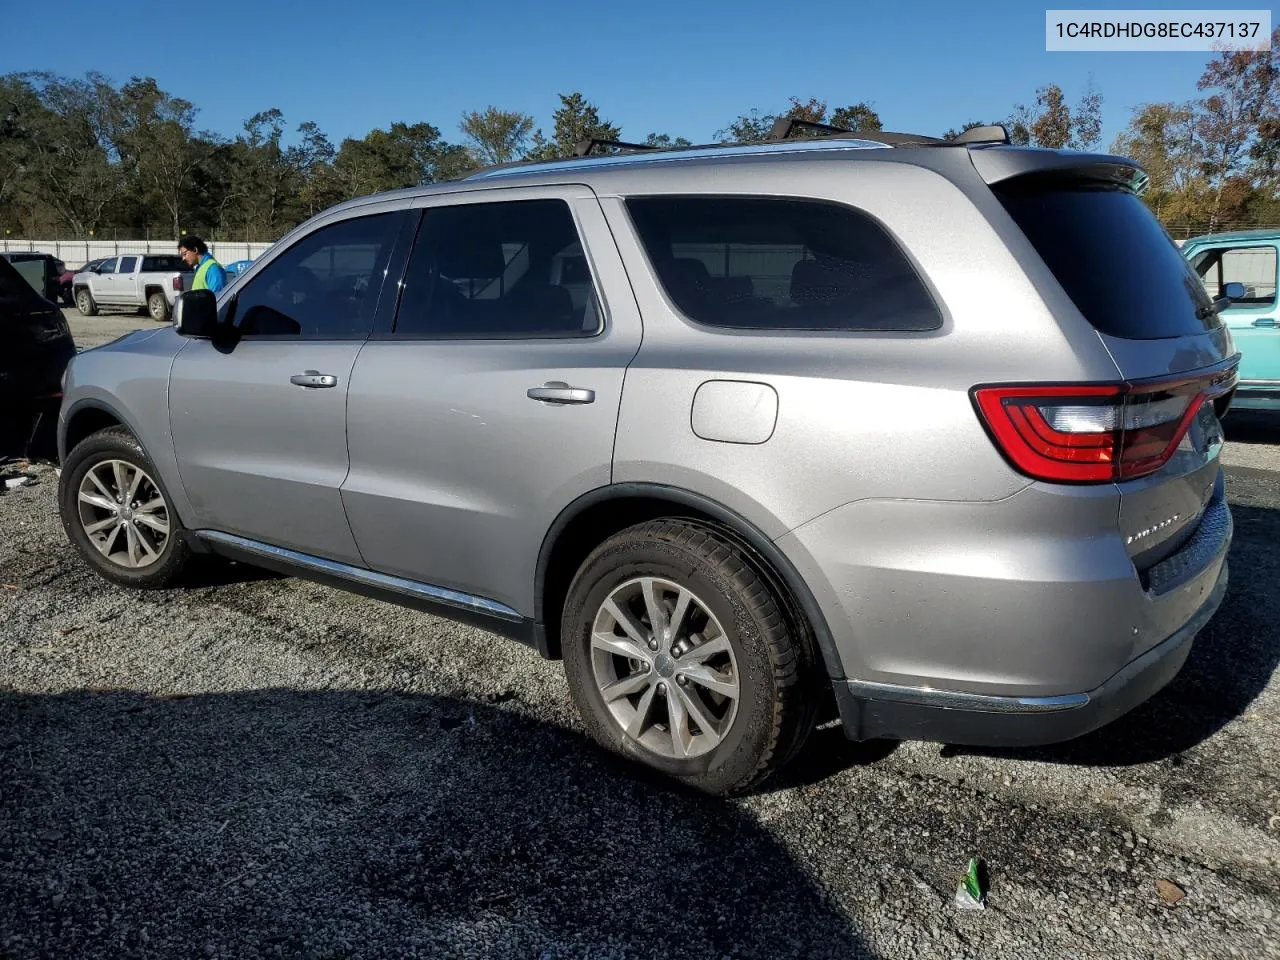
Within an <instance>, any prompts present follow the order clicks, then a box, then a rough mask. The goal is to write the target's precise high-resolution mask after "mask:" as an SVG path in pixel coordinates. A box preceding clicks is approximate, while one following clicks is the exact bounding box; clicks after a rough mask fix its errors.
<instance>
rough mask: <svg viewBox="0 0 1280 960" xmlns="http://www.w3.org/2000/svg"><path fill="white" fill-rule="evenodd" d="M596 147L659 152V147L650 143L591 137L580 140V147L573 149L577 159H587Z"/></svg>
mask: <svg viewBox="0 0 1280 960" xmlns="http://www.w3.org/2000/svg"><path fill="white" fill-rule="evenodd" d="M595 147H611V148H613V149H614V150H657V149H659V148H658V147H655V146H653V145H652V144H648V143H627V142H626V141H624V140H603V139H600V138H599V137H591V138H590V139H587V140H579V141H578V145H577V146H576V147H574V148H573V155H574V156H575V157H587V156H590V155H591V151H592V150H593V149H594V148H595Z"/></svg>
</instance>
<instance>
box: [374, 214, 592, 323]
mask: <svg viewBox="0 0 1280 960" xmlns="http://www.w3.org/2000/svg"><path fill="white" fill-rule="evenodd" d="M597 303H598V301H597V299H596V293H595V287H594V285H593V284H592V281H591V273H590V271H589V270H588V268H587V260H586V256H585V254H584V252H583V248H582V243H581V240H580V238H579V237H578V231H577V228H576V227H575V225H574V222H573V216H572V214H571V213H570V211H569V205H568V204H567V203H565V202H564V201H563V200H510V201H502V202H498V203H475V204H461V205H457V206H445V207H432V208H430V209H428V210H427V211H426V213H425V215H424V218H423V221H422V226H421V228H420V230H419V232H418V240H417V243H416V245H415V246H414V250H413V254H412V256H411V257H410V259H409V269H408V272H407V274H406V277H405V286H404V292H403V294H402V295H401V300H400V309H399V311H398V312H397V314H396V326H395V333H396V335H397V336H403V337H411V338H425V339H493V338H499V339H516V340H520V339H529V338H545V337H582V336H590V335H592V334H594V333H596V332H597V331H598V330H599V328H600V311H599V309H598V306H597Z"/></svg>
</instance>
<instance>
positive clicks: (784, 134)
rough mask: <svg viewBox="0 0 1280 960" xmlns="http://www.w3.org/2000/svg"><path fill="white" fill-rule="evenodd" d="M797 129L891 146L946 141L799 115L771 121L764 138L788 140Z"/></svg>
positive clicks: (944, 141)
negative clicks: (861, 127) (840, 125)
mask: <svg viewBox="0 0 1280 960" xmlns="http://www.w3.org/2000/svg"><path fill="white" fill-rule="evenodd" d="M797 130H815V131H818V132H820V133H821V134H822V135H824V136H825V137H831V138H833V139H838V138H841V137H844V138H849V139H853V140H871V141H873V142H875V143H887V144H889V145H890V146H893V147H907V146H920V145H925V144H931V143H946V142H947V141H946V140H941V139H939V138H938V137H927V136H925V135H923V134H918V133H891V132H889V131H887V130H848V129H846V128H844V127H833V126H831V124H829V123H819V122H818V121H816V120H802V119H800V118H799V117H779V118H778V119H777V120H775V121H773V127H772V128H771V129H770V130H769V132H768V134H766V136H765V139H766V140H789V139H790V138H791V136H792V135H793V134H794V133H795V132H796V131H797Z"/></svg>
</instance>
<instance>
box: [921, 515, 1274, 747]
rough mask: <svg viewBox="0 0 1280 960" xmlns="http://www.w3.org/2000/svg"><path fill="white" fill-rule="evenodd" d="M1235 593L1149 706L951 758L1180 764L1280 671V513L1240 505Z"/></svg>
mask: <svg viewBox="0 0 1280 960" xmlns="http://www.w3.org/2000/svg"><path fill="white" fill-rule="evenodd" d="M1231 513H1232V517H1233V519H1234V521H1235V536H1234V539H1233V541H1232V546H1231V553H1230V555H1229V561H1228V562H1229V563H1230V571H1231V573H1230V576H1231V581H1230V586H1229V587H1228V588H1227V595H1226V598H1225V599H1224V600H1223V603H1222V606H1221V607H1219V609H1218V613H1217V615H1216V616H1215V617H1214V618H1213V619H1212V620H1211V621H1209V624H1208V626H1207V627H1205V629H1204V630H1203V631H1202V632H1201V633H1200V635H1199V636H1198V637H1197V638H1196V641H1195V643H1194V644H1193V645H1192V648H1191V654H1190V656H1189V657H1188V658H1187V662H1186V663H1185V664H1184V665H1183V668H1182V670H1181V671H1180V672H1179V673H1178V675H1177V676H1176V677H1175V678H1174V679H1173V681H1172V682H1170V684H1169V685H1168V686H1167V687H1165V688H1164V689H1163V690H1162V691H1160V692H1159V693H1157V694H1156V695H1155V696H1154V697H1152V698H1151V699H1150V700H1148V701H1147V702H1146V703H1144V704H1142V705H1141V706H1139V707H1137V708H1136V709H1134V710H1133V711H1131V712H1129V713H1127V714H1125V715H1124V716H1122V717H1119V718H1118V719H1116V720H1115V721H1113V722H1112V723H1110V724H1108V725H1107V726H1105V727H1103V728H1101V729H1099V730H1096V731H1094V732H1093V733H1090V734H1087V735H1086V736H1083V737H1079V738H1077V739H1075V740H1070V741H1067V742H1066V743H1061V744H1054V745H1051V746H1045V747H1033V748H1021V749H998V750H997V749H986V748H977V747H959V746H948V747H946V748H945V750H944V752H945V753H946V754H947V755H951V756H954V755H958V754H968V755H982V756H1002V757H1014V758H1016V757H1021V758H1024V759H1033V760H1041V761H1046V762H1050V763H1064V764H1073V765H1080V766H1103V767H1105V766H1128V765H1132V764H1141V763H1151V762H1155V761H1160V760H1164V759H1168V758H1170V757H1176V756H1178V755H1179V754H1181V753H1183V752H1184V751H1186V750H1189V749H1191V748H1192V747H1195V746H1196V745H1198V744H1200V743H1202V742H1203V741H1205V740H1206V739H1208V738H1209V737H1211V736H1213V735H1214V734H1215V733H1217V732H1218V731H1219V730H1221V729H1222V728H1223V727H1224V726H1226V725H1227V724H1228V723H1229V722H1231V721H1232V720H1234V719H1235V718H1236V717H1239V716H1240V715H1242V714H1243V713H1244V712H1245V711H1246V710H1248V708H1249V706H1250V705H1251V704H1252V703H1253V702H1254V700H1255V699H1257V697H1258V695H1259V694H1260V693H1262V691H1263V690H1264V689H1265V688H1266V686H1267V684H1268V683H1269V682H1270V681H1271V677H1272V674H1274V673H1275V670H1276V667H1277V665H1280V592H1277V591H1276V590H1275V584H1276V583H1277V582H1280V553H1278V552H1277V551H1276V544H1277V543H1280V510H1275V509H1272V508H1269V507H1259V506H1251V505H1245V504H1240V503H1233V504H1232V507H1231Z"/></svg>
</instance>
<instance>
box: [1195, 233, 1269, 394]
mask: <svg viewBox="0 0 1280 960" xmlns="http://www.w3.org/2000/svg"><path fill="white" fill-rule="evenodd" d="M1278 260H1280V256H1278V253H1277V243H1276V241H1275V240H1257V241H1243V242H1242V241H1229V242H1224V243H1222V244H1220V245H1214V246H1211V247H1209V248H1208V249H1205V250H1202V251H1196V252H1195V253H1193V254H1192V258H1191V262H1192V265H1193V266H1194V267H1195V270H1196V273H1197V274H1199V275H1200V279H1201V281H1202V282H1203V283H1204V286H1205V290H1206V292H1208V294H1209V296H1211V297H1217V296H1219V295H1220V294H1221V292H1222V289H1223V287H1224V286H1225V285H1226V284H1228V283H1243V284H1244V287H1245V297H1244V299H1242V300H1237V301H1235V302H1234V303H1232V304H1231V306H1229V307H1227V308H1226V309H1225V310H1223V311H1222V313H1221V317H1222V322H1223V323H1224V324H1226V326H1227V327H1228V328H1229V329H1230V330H1231V338H1232V339H1233V340H1234V341H1235V344H1236V349H1238V350H1239V351H1240V386H1239V388H1238V390H1237V397H1238V405H1239V406H1241V407H1243V406H1246V405H1247V404H1248V403H1249V402H1251V401H1252V400H1254V399H1263V398H1267V397H1268V396H1269V397H1270V402H1274V403H1280V313H1278V312H1277V309H1276V279H1277V261H1278Z"/></svg>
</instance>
